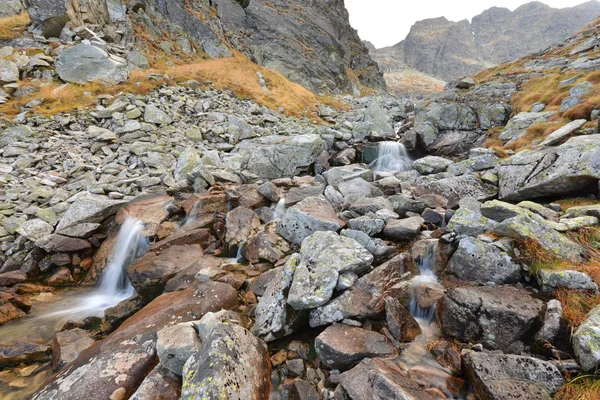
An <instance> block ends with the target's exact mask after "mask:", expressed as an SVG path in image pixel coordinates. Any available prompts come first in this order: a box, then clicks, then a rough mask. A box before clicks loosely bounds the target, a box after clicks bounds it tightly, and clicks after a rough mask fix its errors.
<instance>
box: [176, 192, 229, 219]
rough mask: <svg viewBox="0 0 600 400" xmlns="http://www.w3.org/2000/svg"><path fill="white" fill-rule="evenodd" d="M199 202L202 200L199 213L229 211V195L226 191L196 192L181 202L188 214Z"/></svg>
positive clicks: (198, 208)
mask: <svg viewBox="0 0 600 400" xmlns="http://www.w3.org/2000/svg"><path fill="white" fill-rule="evenodd" d="M197 202H201V203H198V204H199V207H197V208H196V210H197V212H198V214H208V213H211V214H212V213H215V212H222V213H227V212H228V211H229V207H228V206H227V195H226V194H225V193H203V194H194V195H193V196H190V198H188V199H187V200H185V201H184V202H183V203H181V206H182V207H183V209H184V210H185V213H186V215H190V211H192V208H194V205H195V204H196V203H197Z"/></svg>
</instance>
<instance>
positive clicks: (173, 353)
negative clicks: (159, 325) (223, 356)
mask: <svg viewBox="0 0 600 400" xmlns="http://www.w3.org/2000/svg"><path fill="white" fill-rule="evenodd" d="M157 338H158V339H157V341H156V354H157V355H158V359H159V360H160V364H161V365H162V366H163V367H164V368H166V369H167V370H169V371H170V372H172V373H174V374H175V375H178V376H181V373H182V372H183V365H184V364H185V362H186V361H187V360H188V358H190V357H191V356H192V354H194V353H195V352H196V351H198V349H200V338H199V337H198V333H197V332H196V330H195V329H194V326H193V325H192V324H191V323H183V324H177V325H173V326H168V327H166V328H163V329H161V330H160V331H158V333H157Z"/></svg>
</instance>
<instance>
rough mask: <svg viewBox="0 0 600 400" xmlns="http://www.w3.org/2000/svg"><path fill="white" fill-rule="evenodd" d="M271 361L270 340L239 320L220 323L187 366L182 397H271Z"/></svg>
mask: <svg viewBox="0 0 600 400" xmlns="http://www.w3.org/2000/svg"><path fill="white" fill-rule="evenodd" d="M270 393H271V363H270V360H269V353H268V351H267V346H266V344H265V343H264V342H263V341H262V340H260V339H257V338H256V337H254V336H253V335H252V334H251V333H250V332H249V331H247V330H246V329H244V328H242V327H241V326H239V325H235V324H219V325H217V326H215V327H214V328H213V330H212V331H211V332H210V334H209V335H208V337H207V338H206V339H205V340H203V342H202V346H201V347H200V350H198V351H197V352H196V353H194V354H193V355H192V356H191V357H190V358H189V359H188V361H187V362H186V363H185V366H184V367H183V383H182V388H181V399H182V400H192V399H193V400H196V399H204V398H206V399H218V398H227V399H256V400H268V399H269V398H270Z"/></svg>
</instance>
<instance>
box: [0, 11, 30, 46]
mask: <svg viewBox="0 0 600 400" xmlns="http://www.w3.org/2000/svg"><path fill="white" fill-rule="evenodd" d="M29 22H30V21H29V14H27V13H26V12H24V13H21V14H19V15H15V16H12V17H4V18H0V40H7V39H14V38H15V37H17V36H20V35H21V33H23V32H24V31H25V30H26V29H27V25H29Z"/></svg>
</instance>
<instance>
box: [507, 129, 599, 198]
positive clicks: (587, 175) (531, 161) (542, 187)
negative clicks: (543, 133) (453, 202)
mask: <svg viewBox="0 0 600 400" xmlns="http://www.w3.org/2000/svg"><path fill="white" fill-rule="evenodd" d="M598 140H600V135H589V136H577V137H574V138H571V139H569V140H568V141H567V142H566V143H564V144H562V145H560V146H558V147H555V148H549V149H546V150H543V151H539V152H538V151H531V150H525V151H522V152H520V153H517V154H516V155H514V156H512V157H511V158H509V159H507V160H505V161H504V162H502V163H501V164H500V166H499V168H498V176H499V178H500V199H503V200H528V199H534V198H538V197H545V196H558V195H565V194H568V193H570V192H572V191H578V190H583V189H584V188H587V187H592V186H595V185H597V183H598V179H600V148H598V146H595V144H596V143H597V142H598Z"/></svg>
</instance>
